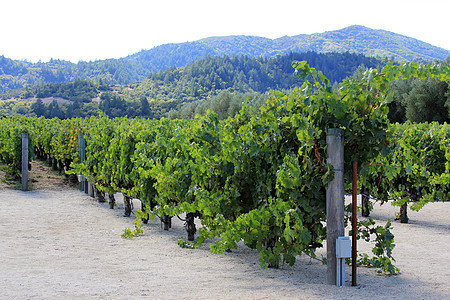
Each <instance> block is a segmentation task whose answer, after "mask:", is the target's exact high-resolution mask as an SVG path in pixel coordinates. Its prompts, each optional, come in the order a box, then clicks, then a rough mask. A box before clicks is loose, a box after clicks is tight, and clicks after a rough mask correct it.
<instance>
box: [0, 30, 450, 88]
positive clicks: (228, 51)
mask: <svg viewBox="0 0 450 300" xmlns="http://www.w3.org/2000/svg"><path fill="white" fill-rule="evenodd" d="M308 51H313V52H317V53H331V52H334V53H345V52H350V53H356V54H364V55H366V56H378V57H382V58H390V59H391V58H393V59H396V60H401V61H420V62H432V61H434V60H436V59H445V58H446V57H447V56H449V51H448V50H445V49H442V48H439V47H435V46H432V45H430V44H427V43H424V42H422V41H419V40H417V39H413V38H410V37H406V36H403V35H399V34H396V33H393V32H389V31H384V30H374V29H370V28H367V27H363V26H356V25H355V26H350V27H347V28H343V29H340V30H336V31H327V32H324V33H315V34H310V35H307V34H300V35H296V36H292V37H289V36H285V37H281V38H278V39H269V38H263V37H255V36H226V37H209V38H205V39H201V40H198V41H194V42H186V43H178V44H165V45H161V46H158V47H155V48H153V49H150V50H143V51H140V52H138V53H135V54H132V55H129V56H127V57H124V58H120V59H107V60H99V61H92V62H84V61H81V62H79V63H77V64H74V63H71V62H67V61H63V60H50V61H49V62H45V63H42V62H39V63H30V62H26V61H25V62H24V61H16V60H12V59H9V58H6V57H4V56H0V92H5V91H7V90H11V89H17V88H21V87H24V86H27V85H38V84H45V83H61V82H67V81H74V80H75V79H91V80H96V81H99V80H100V79H101V80H102V81H103V82H105V83H108V84H129V83H133V82H137V81H140V80H142V79H144V78H145V77H146V76H147V75H148V74H149V73H151V72H157V71H160V70H162V71H164V70H166V69H168V68H171V67H176V68H177V67H184V66H187V65H189V64H191V63H193V62H195V61H197V60H199V59H202V58H205V57H207V56H224V55H227V56H230V57H231V56H234V55H238V56H240V55H246V56H249V57H263V58H271V57H276V56H277V55H283V54H288V53H291V52H299V53H304V52H308Z"/></svg>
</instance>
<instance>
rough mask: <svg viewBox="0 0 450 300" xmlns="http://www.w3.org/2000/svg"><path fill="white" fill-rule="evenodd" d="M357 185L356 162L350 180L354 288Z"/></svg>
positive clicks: (353, 277)
mask: <svg viewBox="0 0 450 300" xmlns="http://www.w3.org/2000/svg"><path fill="white" fill-rule="evenodd" d="M357 185H358V162H357V161H354V162H353V178H352V286H356V254H357V244H356V235H357V231H358V229H357V224H356V221H357V215H356V196H357V194H358V193H357V189H358V187H357Z"/></svg>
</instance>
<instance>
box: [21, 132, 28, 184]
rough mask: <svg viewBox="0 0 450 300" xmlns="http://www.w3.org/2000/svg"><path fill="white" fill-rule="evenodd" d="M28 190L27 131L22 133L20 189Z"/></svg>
mask: <svg viewBox="0 0 450 300" xmlns="http://www.w3.org/2000/svg"><path fill="white" fill-rule="evenodd" d="M26 190H28V133H26V132H24V133H22V191H26Z"/></svg>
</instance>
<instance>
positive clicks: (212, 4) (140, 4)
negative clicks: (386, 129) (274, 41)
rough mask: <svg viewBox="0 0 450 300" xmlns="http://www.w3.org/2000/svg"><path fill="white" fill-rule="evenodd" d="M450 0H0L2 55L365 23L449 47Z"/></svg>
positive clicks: (66, 55) (100, 52)
mask: <svg viewBox="0 0 450 300" xmlns="http://www.w3.org/2000/svg"><path fill="white" fill-rule="evenodd" d="M449 13H450V0H426V1H424V0H420V1H419V0H408V1H403V0H389V1H387V0H377V1H365V0H355V1H353V0H352V1H346V0H322V1H321V0H318V1H301V0H294V1H290V0H276V1H265V0H258V1H253V0H251V1H246V0H239V1H237V0H227V1H214V0H208V1H206V0H184V1H178V0H177V1H175V0H159V1H152V0H126V1H115V0H108V1H106V0H77V1H74V0H71V1H68V0H0V55H4V56H6V57H8V58H13V59H28V60H30V61H38V60H42V61H48V60H49V59H50V58H58V59H64V60H70V61H72V62H78V61H79V60H84V61H89V60H96V59H105V58H119V57H123V56H127V55H129V54H133V53H136V52H138V51H140V50H142V49H151V48H153V47H155V46H158V45H161V44H165V43H178V42H186V41H194V40H198V39H201V38H205V37H209V36H224V35H256V36H262V37H268V38H277V37H281V36H285V35H290V36H291V35H297V34H302V33H307V34H310V33H316V32H324V31H330V30H336V29H341V28H344V27H347V26H350V25H363V26H367V27H370V28H373V29H385V30H389V31H393V32H395V33H399V34H403V35H406V36H410V37H413V38H417V39H420V40H423V41H425V42H427V43H430V44H433V45H435V46H439V47H442V48H444V49H447V50H450V32H449V30H450V16H449Z"/></svg>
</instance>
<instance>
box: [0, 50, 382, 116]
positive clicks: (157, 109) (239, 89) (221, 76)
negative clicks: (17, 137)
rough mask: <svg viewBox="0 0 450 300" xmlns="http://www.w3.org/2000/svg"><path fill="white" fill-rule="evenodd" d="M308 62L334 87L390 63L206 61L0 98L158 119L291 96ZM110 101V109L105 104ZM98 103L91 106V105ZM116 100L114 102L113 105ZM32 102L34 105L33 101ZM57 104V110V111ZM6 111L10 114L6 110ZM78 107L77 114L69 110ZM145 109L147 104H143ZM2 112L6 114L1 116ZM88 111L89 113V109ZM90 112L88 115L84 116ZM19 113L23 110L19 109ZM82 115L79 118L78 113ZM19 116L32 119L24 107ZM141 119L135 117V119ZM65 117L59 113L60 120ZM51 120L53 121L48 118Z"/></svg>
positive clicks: (311, 57)
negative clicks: (297, 72) (117, 80)
mask: <svg viewBox="0 0 450 300" xmlns="http://www.w3.org/2000/svg"><path fill="white" fill-rule="evenodd" d="M294 60H299V61H301V60H306V61H308V62H309V64H310V65H311V66H312V67H315V68H317V69H318V70H321V71H322V72H323V73H324V74H325V76H327V77H328V78H329V79H330V81H331V82H332V83H334V82H340V81H342V79H344V78H345V77H348V76H351V75H352V74H353V73H354V72H355V71H356V70H357V69H358V67H359V66H361V65H364V66H365V67H370V68H381V67H382V66H383V65H384V64H385V63H386V61H385V60H381V59H377V58H374V57H366V56H364V55H361V54H351V53H348V52H347V53H328V54H318V53H315V52H307V53H291V54H288V55H283V56H277V57H275V58H262V57H253V58H252V57H249V56H232V57H229V56H207V57H205V58H203V59H200V60H198V61H195V62H193V63H191V64H189V65H188V66H186V67H180V68H174V67H173V68H169V69H167V70H165V71H159V72H153V73H150V74H149V75H148V76H147V78H145V79H144V80H141V81H139V82H136V83H133V84H128V85H108V84H106V83H104V82H103V81H101V82H96V81H92V80H88V81H86V80H79V79H77V80H75V81H74V82H72V83H67V82H66V83H52V84H43V85H36V86H27V87H26V88H22V89H16V90H10V91H8V92H5V93H3V94H1V95H0V99H3V100H8V99H15V100H21V101H25V102H27V103H28V104H26V106H30V105H31V104H30V101H28V100H33V101H35V100H36V99H46V100H45V101H47V102H48V101H52V99H55V100H58V99H59V100H60V103H62V102H61V101H63V102H65V104H61V105H62V106H63V107H66V108H65V109H64V110H65V112H64V117H66V118H68V117H74V116H88V115H90V114H91V113H94V114H95V113H96V112H95V107H98V108H100V109H101V110H104V112H105V113H107V114H108V115H111V116H124V115H128V116H140V115H141V111H146V110H147V109H144V110H142V109H140V107H141V106H143V105H142V104H141V103H145V102H148V103H149V104H148V105H149V106H150V107H149V110H150V111H148V112H147V113H145V116H151V117H155V118H160V117H162V116H166V115H167V113H168V112H169V111H170V110H177V109H179V108H180V107H181V106H182V105H183V104H185V103H192V102H196V101H199V100H209V99H211V98H213V97H215V96H217V95H219V94H220V93H221V92H226V93H233V94H241V95H242V94H248V93H253V94H255V93H256V94H259V95H261V94H265V93H266V92H267V91H269V90H271V89H277V90H287V89H290V88H292V87H294V86H299V85H300V84H301V82H299V80H298V78H296V77H295V76H293V73H294V69H293V68H292V61H294ZM109 98H111V99H112V100H111V99H110V100H111V101H110V102H111V103H109V102H108V101H106V102H105V103H106V104H105V103H104V101H105V100H107V99H109ZM94 99H95V101H94V102H93V100H94ZM99 100H101V101H100V104H97V102H99ZM113 100H114V101H113ZM21 101H5V105H1V104H2V103H1V102H0V113H3V114H4V115H10V114H11V112H10V111H11V110H14V109H13V108H12V107H9V106H8V105H12V104H11V102H21ZM31 102H32V101H31ZM55 105H56V103H55V104H53V106H55ZM6 106H8V107H9V108H7V107H6ZM72 106H74V107H73V108H70V107H72ZM144 106H147V104H144ZM2 107H3V110H2ZM85 108H86V109H85ZM87 109H88V110H89V111H86V110H87ZM15 110H16V111H18V110H19V107H18V106H17V107H16V109H15ZM77 110H78V111H79V113H74V112H77ZM41 111H42V107H39V109H34V112H35V113H36V114H37V115H45V114H43V113H42V112H41ZM20 113H21V114H27V113H29V111H28V109H27V108H26V107H24V108H23V109H21V112H20ZM136 114H137V115H136ZM62 115H63V114H62V113H60V112H58V115H57V116H58V117H60V116H62ZM47 116H53V115H52V114H50V113H49V114H47Z"/></svg>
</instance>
